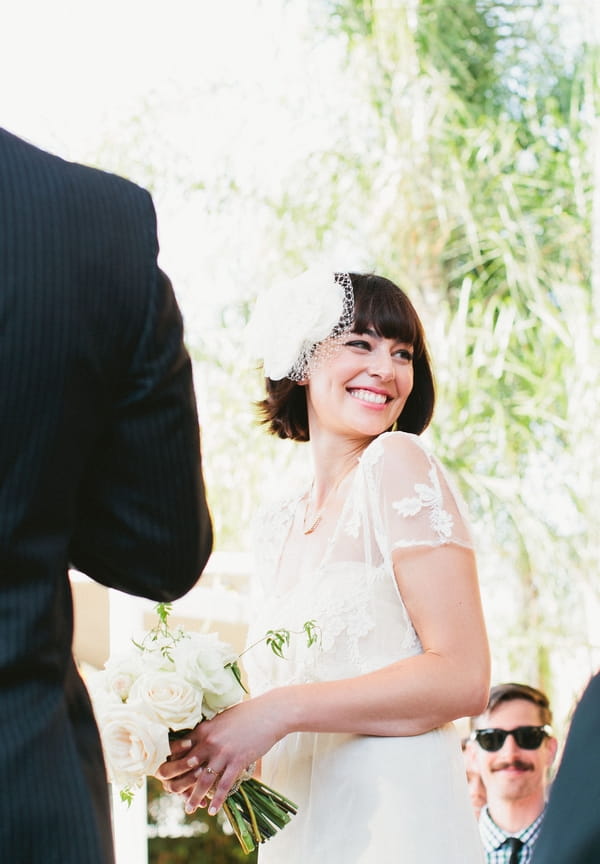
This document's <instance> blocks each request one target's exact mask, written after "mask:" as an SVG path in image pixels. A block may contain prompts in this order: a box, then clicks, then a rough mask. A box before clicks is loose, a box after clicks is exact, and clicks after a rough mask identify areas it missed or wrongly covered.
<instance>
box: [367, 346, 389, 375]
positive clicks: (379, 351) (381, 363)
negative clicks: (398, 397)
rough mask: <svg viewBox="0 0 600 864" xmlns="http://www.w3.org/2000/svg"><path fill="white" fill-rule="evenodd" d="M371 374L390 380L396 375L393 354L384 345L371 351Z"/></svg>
mask: <svg viewBox="0 0 600 864" xmlns="http://www.w3.org/2000/svg"><path fill="white" fill-rule="evenodd" d="M368 371H369V375H373V376H374V377H377V378H380V379H381V380H382V381H389V380H390V379H391V378H393V377H394V365H393V360H392V356H391V354H390V353H389V351H388V350H387V349H386V348H384V347H383V346H378V347H377V348H376V349H375V350H374V351H372V352H371V356H370V362H369V369H368Z"/></svg>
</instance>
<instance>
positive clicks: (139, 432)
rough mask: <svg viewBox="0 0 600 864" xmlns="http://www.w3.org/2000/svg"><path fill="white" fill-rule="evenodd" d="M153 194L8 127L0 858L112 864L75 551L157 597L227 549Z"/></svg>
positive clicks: (0, 173) (0, 468) (0, 277)
mask: <svg viewBox="0 0 600 864" xmlns="http://www.w3.org/2000/svg"><path fill="white" fill-rule="evenodd" d="M157 251H158V246H157V239H156V225H155V215H154V209H153V205H152V201H151V198H150V196H149V195H148V193H147V192H145V191H144V190H142V189H140V188H139V187H137V186H135V185H134V184H132V183H129V182H128V181H126V180H123V179H121V178H119V177H115V176H113V175H110V174H106V173H104V172H101V171H97V170H94V169H91V168H87V167H83V166H81V165H75V164H72V163H68V162H65V161H63V160H61V159H59V158H58V157H56V156H52V155H50V154H48V153H45V152H43V151H41V150H39V149H37V148H35V147H33V146H31V145H30V144H28V143H26V142H24V141H22V140H21V139H19V138H16V137H15V136H14V135H11V134H10V133H8V132H6V131H5V130H0V778H1V782H2V792H0V861H1V862H3V864H42V862H43V864H107V862H111V861H112V860H113V852H112V840H111V831H110V819H109V804H108V796H107V789H106V780H105V774H104V764H103V761H102V755H101V750H100V746H99V741H98V735H97V730H96V726H95V723H94V720H93V715H92V712H91V708H90V703H89V700H88V697H87V692H86V690H85V687H84V685H83V683H82V681H81V679H80V678H79V675H78V674H77V670H76V668H75V665H74V663H73V659H72V654H71V642H72V633H73V615H72V600H71V592H70V587H69V580H68V567H69V565H70V564H72V565H74V566H75V567H77V568H78V569H79V570H81V571H83V572H84V573H87V574H89V575H90V576H91V577H92V578H93V579H95V580H97V581H99V582H101V583H103V584H104V585H107V586H110V587H113V588H118V589H121V590H123V591H126V592H128V593H131V594H137V595H141V596H145V597H149V598H152V599H155V600H170V599H175V598H176V597H179V596H181V595H182V594H184V593H185V592H186V591H187V590H189V588H191V587H192V585H193V584H194V583H195V582H196V580H197V578H198V576H199V575H200V573H201V571H202V569H203V567H204V565H205V563H206V560H207V558H208V555H209V554H210V550H211V543H212V533H211V524H210V517H209V514H208V510H207V505H206V499H205V494H204V486H203V481H202V475H201V464H200V449H199V441H198V422H197V415H196V406H195V401H194V396H193V389H192V376H191V364H190V360H189V357H188V355H187V353H186V351H185V348H184V347H183V343H182V321H181V316H180V313H179V310H178V308H177V305H176V302H175V299H174V296H173V292H172V290H171V285H170V283H169V281H168V279H167V278H166V277H165V276H164V275H163V274H162V273H161V272H160V270H159V269H158V267H157V263H156V256H157Z"/></svg>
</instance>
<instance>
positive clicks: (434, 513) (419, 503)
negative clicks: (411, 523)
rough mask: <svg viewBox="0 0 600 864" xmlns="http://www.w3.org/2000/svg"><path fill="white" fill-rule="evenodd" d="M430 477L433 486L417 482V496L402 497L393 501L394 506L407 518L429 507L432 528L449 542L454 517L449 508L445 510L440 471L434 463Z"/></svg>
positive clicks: (438, 535)
mask: <svg viewBox="0 0 600 864" xmlns="http://www.w3.org/2000/svg"><path fill="white" fill-rule="evenodd" d="M429 479H430V481H431V486H427V485H426V484H425V483H415V487H414V488H415V492H416V496H415V497H414V498H402V499H401V500H400V501H393V502H392V507H393V508H394V510H395V511H396V512H397V513H398V515H399V516H403V517H404V518H405V519H406V518H408V517H410V516H416V515H417V514H419V513H420V512H421V510H423V509H424V508H428V509H429V511H430V513H429V524H430V525H431V530H432V531H433V532H434V534H436V536H437V537H438V539H439V541H440V542H441V543H444V542H447V541H448V540H450V539H451V537H452V529H453V528H454V519H453V518H452V516H451V514H450V513H448V511H447V510H444V508H443V506H442V503H443V497H442V490H441V488H440V480H439V477H438V472H437V471H436V468H435V466H434V465H432V466H431V469H430V471H429Z"/></svg>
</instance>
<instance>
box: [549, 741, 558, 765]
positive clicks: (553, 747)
mask: <svg viewBox="0 0 600 864" xmlns="http://www.w3.org/2000/svg"><path fill="white" fill-rule="evenodd" d="M546 751H547V754H548V768H550V766H551V765H552V764H553V762H554V760H555V759H556V753H557V751H558V740H557V739H556V738H548V740H547V741H546Z"/></svg>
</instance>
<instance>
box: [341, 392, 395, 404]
mask: <svg viewBox="0 0 600 864" xmlns="http://www.w3.org/2000/svg"><path fill="white" fill-rule="evenodd" d="M350 393H351V394H352V396H354V398H355V399H362V400H363V402H373V403H374V404H376V405H383V404H384V402H387V397H386V396H384V395H383V393H373V391H372V390H350Z"/></svg>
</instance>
